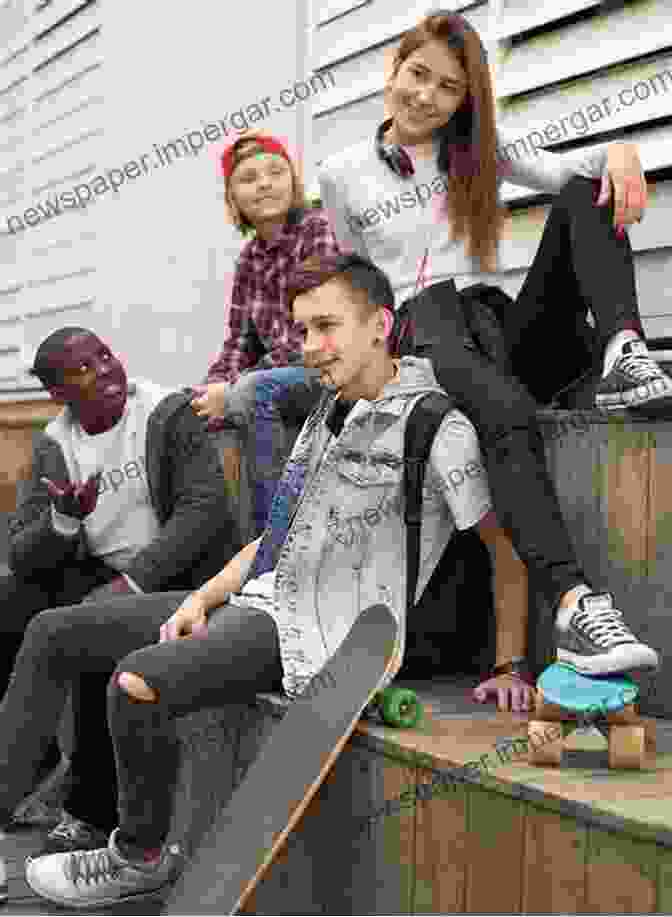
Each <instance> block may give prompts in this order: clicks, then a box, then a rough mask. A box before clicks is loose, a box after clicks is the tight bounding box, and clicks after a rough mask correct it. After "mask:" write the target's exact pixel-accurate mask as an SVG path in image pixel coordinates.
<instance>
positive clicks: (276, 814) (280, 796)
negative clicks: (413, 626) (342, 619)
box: [162, 605, 421, 914]
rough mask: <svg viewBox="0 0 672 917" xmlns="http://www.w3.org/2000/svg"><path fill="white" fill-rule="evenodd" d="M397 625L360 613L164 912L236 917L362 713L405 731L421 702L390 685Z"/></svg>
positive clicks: (383, 614) (377, 612)
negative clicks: (385, 684) (387, 683)
mask: <svg viewBox="0 0 672 917" xmlns="http://www.w3.org/2000/svg"><path fill="white" fill-rule="evenodd" d="M396 644H397V623H396V620H395V619H394V617H393V615H392V613H391V612H390V610H389V609H388V608H387V606H385V605H372V606H370V607H369V608H367V609H366V610H365V611H363V612H362V613H361V614H360V615H359V617H358V618H357V620H356V621H355V623H354V624H353V626H352V628H351V630H350V632H349V634H348V635H347V637H346V638H345V640H344V641H343V643H342V644H341V646H340V647H339V649H338V650H337V651H336V653H335V654H334V655H333V656H332V657H331V659H330V660H329V661H328V662H327V664H326V666H324V668H323V669H322V670H321V671H320V672H318V673H317V674H316V675H315V676H314V677H313V679H311V681H310V682H309V683H308V686H307V688H306V690H305V691H304V692H303V694H302V695H300V696H299V697H298V698H297V699H296V700H295V701H293V702H292V703H291V704H290V706H289V709H288V710H287V713H286V714H285V715H284V717H283V719H282V720H281V721H280V723H278V725H277V726H275V727H274V729H273V731H272V732H271V735H270V737H269V739H268V740H267V742H266V743H265V744H264V746H263V747H262V749H261V752H260V753H259V755H258V757H257V758H256V759H255V761H254V762H253V763H252V764H251V766H250V768H249V771H248V773H247V776H246V777H245V779H244V781H243V783H242V784H241V785H240V787H238V789H237V790H236V791H235V793H234V795H233V796H232V798H231V801H230V802H229V804H228V805H227V806H226V808H225V809H223V810H222V811H221V812H220V813H219V814H218V816H217V818H216V819H215V823H214V825H213V827H212V828H211V829H210V831H209V832H208V833H207V834H206V836H205V838H204V839H203V842H202V843H201V844H200V846H199V847H198V849H197V850H196V853H195V855H194V857H193V859H192V861H191V862H190V863H189V864H188V865H187V867H186V868H185V871H184V872H183V874H182V876H181V877H180V878H179V879H178V881H177V883H176V885H175V887H174V888H173V890H172V892H171V894H170V895H169V896H168V898H167V899H166V902H165V904H164V907H163V910H162V913H164V914H196V913H198V914H237V913H239V911H240V910H241V908H243V907H244V906H245V903H246V901H248V899H249V898H250V896H251V895H252V893H253V892H254V890H255V888H256V887H257V885H258V883H259V882H260V880H261V879H262V878H263V876H264V874H265V873H266V871H267V870H268V869H269V868H270V867H271V865H272V863H273V861H274V860H275V858H276V856H277V854H278V852H279V850H280V849H281V847H282V846H283V844H284V843H285V841H286V840H287V838H288V836H289V834H290V833H291V832H292V831H293V829H294V827H295V826H296V824H297V822H298V821H299V819H300V818H301V816H302V815H303V813H304V811H305V809H306V808H307V806H308V804H309V803H310V801H311V799H312V798H313V796H314V795H315V794H316V793H317V791H318V790H319V788H320V786H321V784H322V782H323V781H324V779H325V777H326V775H327V773H328V772H329V770H330V769H331V767H332V766H333V765H334V763H335V762H336V760H337V758H338V756H339V755H340V753H341V751H342V750H343V747H344V746H345V744H346V742H347V741H348V739H349V738H350V736H351V735H352V733H353V732H354V730H355V727H356V726H357V723H358V721H359V719H360V717H361V716H362V714H363V713H364V712H365V711H366V710H367V709H368V712H369V713H370V712H374V713H377V714H378V715H380V716H382V717H383V719H385V721H386V722H390V721H392V723H393V724H395V725H404V726H409V725H411V724H412V723H414V722H416V721H417V718H418V717H419V714H420V713H421V709H420V705H419V703H418V701H417V697H416V696H415V694H414V693H413V692H411V691H408V690H407V689H398V688H395V686H394V685H391V686H388V687H387V688H386V689H384V690H382V691H381V690H380V686H381V683H382V681H383V679H384V677H385V676H386V674H387V673H388V672H389V671H390V670H392V669H393V667H395V668H396V667H398V664H399V663H400V661H401V660H400V659H399V655H398V651H397V648H396Z"/></svg>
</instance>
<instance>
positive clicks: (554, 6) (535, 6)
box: [496, 0, 602, 38]
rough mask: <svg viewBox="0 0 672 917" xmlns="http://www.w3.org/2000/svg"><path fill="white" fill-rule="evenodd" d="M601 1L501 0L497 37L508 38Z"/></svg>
mask: <svg viewBox="0 0 672 917" xmlns="http://www.w3.org/2000/svg"><path fill="white" fill-rule="evenodd" d="M601 3H602V0H537V2H534V3H530V0H502V7H501V11H500V16H499V21H498V23H497V29H496V34H497V37H498V38H508V37H509V36H512V35H518V34H519V33H520V32H526V31H528V30H529V29H536V28H538V27H539V26H541V25H545V24H546V23H548V22H554V21H555V20H556V19H562V17H563V16H569V15H571V14H572V13H578V12H579V11H580V10H587V9H590V8H591V7H595V6H599V5H600V4H601Z"/></svg>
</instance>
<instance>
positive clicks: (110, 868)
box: [26, 828, 184, 910]
mask: <svg viewBox="0 0 672 917" xmlns="http://www.w3.org/2000/svg"><path fill="white" fill-rule="evenodd" d="M118 830H119V829H118V828H115V830H114V831H113V832H112V834H111V835H110V840H109V844H108V846H107V847H102V848H99V849H98V850H81V851H76V852H75V853H54V854H52V855H51V856H43V857H40V858H39V859H34V860H30V861H29V862H28V864H27V865H26V881H27V882H28V885H30V887H31V888H32V890H33V891H34V892H35V894H36V895H39V896H40V897H41V898H46V899H47V900H48V901H53V902H54V903H55V904H61V905H63V906H64V907H72V908H82V909H88V910H92V909H95V908H102V907H109V906H110V905H112V904H116V903H117V902H119V901H131V900H133V901H135V900H142V899H143V898H147V897H150V896H154V895H156V894H157V892H159V891H161V890H162V889H167V887H168V886H169V885H172V884H173V883H174V882H175V881H176V879H177V878H178V876H179V874H180V872H181V870H182V866H183V862H184V861H183V858H182V856H181V855H180V853H179V848H178V847H177V845H172V846H171V847H164V849H163V850H162V851H161V858H160V859H159V860H158V862H156V863H136V862H131V861H130V860H126V859H125V858H124V857H123V856H122V855H121V852H120V851H119V849H118V848H117V846H116V844H115V836H116V834H117V831H118Z"/></svg>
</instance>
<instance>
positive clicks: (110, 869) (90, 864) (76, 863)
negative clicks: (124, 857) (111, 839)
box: [63, 847, 121, 885]
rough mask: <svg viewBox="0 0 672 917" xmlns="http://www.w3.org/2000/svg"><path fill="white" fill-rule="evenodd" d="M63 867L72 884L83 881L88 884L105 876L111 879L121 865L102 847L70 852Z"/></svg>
mask: <svg viewBox="0 0 672 917" xmlns="http://www.w3.org/2000/svg"><path fill="white" fill-rule="evenodd" d="M63 868H64V870H65V874H66V876H68V874H69V878H70V880H71V882H72V883H73V884H75V885H76V884H77V882H79V881H83V882H85V883H86V884H87V885H90V884H91V883H92V882H103V881H105V879H107V878H112V879H113V878H114V877H115V876H116V875H117V873H118V872H119V870H120V868H121V867H120V865H119V864H118V863H116V862H115V861H114V860H113V859H112V855H111V854H110V851H109V850H108V849H106V848H104V847H103V848H101V849H100V850H79V851H77V852H76V853H71V854H70V855H69V856H68V858H67V860H66V861H65V864H64V867H63Z"/></svg>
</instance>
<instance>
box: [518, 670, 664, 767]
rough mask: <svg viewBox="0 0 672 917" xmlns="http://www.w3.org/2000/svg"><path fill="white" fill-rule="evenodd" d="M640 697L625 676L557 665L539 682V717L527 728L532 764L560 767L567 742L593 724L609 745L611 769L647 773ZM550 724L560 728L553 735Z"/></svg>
mask: <svg viewBox="0 0 672 917" xmlns="http://www.w3.org/2000/svg"><path fill="white" fill-rule="evenodd" d="M638 697H639V688H638V686H637V685H636V684H635V682H634V681H633V680H632V679H631V678H628V677H627V676H625V675H584V674H583V673H581V672H577V671H576V669H574V668H572V667H571V666H569V665H567V664H565V663H562V662H556V663H553V665H550V666H549V667H548V668H547V669H545V670H544V671H543V672H542V673H541V675H540V676H539V678H538V680H537V696H536V709H535V717H534V719H532V720H530V722H529V724H528V738H529V746H528V747H529V761H530V764H546V765H548V764H560V761H561V759H562V749H563V742H564V739H565V738H567V736H568V735H569V733H570V732H571V731H572V730H573V729H576V728H577V726H580V725H582V724H591V725H595V726H596V727H597V728H598V729H599V730H600V732H602V734H603V735H604V736H605V737H606V738H607V740H608V742H609V767H613V768H630V769H640V768H642V767H643V766H644V755H645V744H646V741H645V739H646V736H645V727H644V724H643V723H642V721H641V720H640V718H639V715H638V712H637V709H636V707H635V703H636V701H637V698H638ZM548 723H554V724H556V728H555V732H554V733H553V731H550V732H549V729H548V728H547V724H548Z"/></svg>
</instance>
